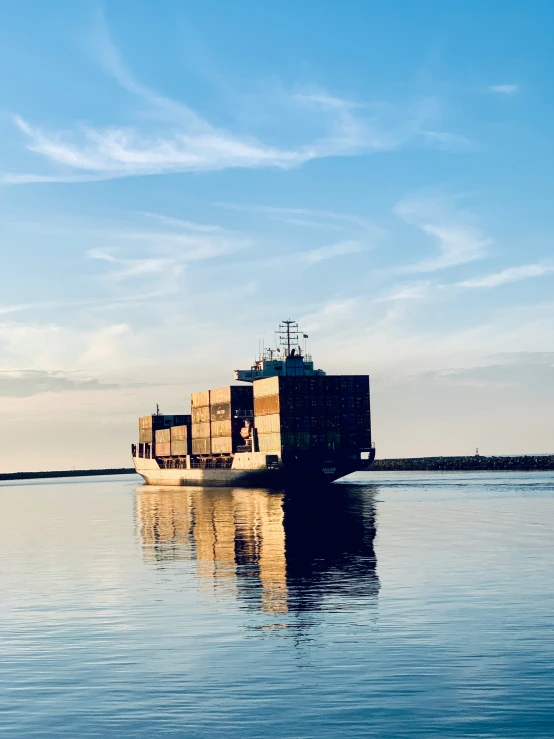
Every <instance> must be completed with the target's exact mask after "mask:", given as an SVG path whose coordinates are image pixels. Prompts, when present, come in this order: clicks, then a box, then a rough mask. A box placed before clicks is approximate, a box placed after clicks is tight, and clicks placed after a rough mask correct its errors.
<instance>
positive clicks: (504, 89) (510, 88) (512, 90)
mask: <svg viewBox="0 0 554 739" xmlns="http://www.w3.org/2000/svg"><path fill="white" fill-rule="evenodd" d="M520 89H521V88H520V86H519V85H516V84H510V85H491V86H490V87H489V90H490V92H494V93H496V94H497V95H517V94H518V92H519V91H520Z"/></svg>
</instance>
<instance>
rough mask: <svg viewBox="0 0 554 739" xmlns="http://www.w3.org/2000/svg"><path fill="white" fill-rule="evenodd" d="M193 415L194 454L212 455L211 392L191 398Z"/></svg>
mask: <svg viewBox="0 0 554 739" xmlns="http://www.w3.org/2000/svg"><path fill="white" fill-rule="evenodd" d="M190 405H191V413H192V425H191V432H192V453H193V454H210V453H211V424H210V391H209V390H203V391H202V392H199V393H193V394H192V395H191V396H190Z"/></svg>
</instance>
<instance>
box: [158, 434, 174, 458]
mask: <svg viewBox="0 0 554 739" xmlns="http://www.w3.org/2000/svg"><path fill="white" fill-rule="evenodd" d="M155 439H156V457H170V456H171V428H168V429H156V435H155Z"/></svg>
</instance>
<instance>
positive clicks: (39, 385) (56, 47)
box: [0, 0, 554, 471]
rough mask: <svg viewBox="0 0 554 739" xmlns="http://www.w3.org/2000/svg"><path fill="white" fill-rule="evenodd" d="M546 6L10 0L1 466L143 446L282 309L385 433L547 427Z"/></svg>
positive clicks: (512, 436)
mask: <svg viewBox="0 0 554 739" xmlns="http://www.w3.org/2000/svg"><path fill="white" fill-rule="evenodd" d="M553 27H554V6H553V5H552V3H550V2H541V0H534V1H533V2H530V3H525V4H524V3H521V2H512V1H511V0H506V1H505V2H503V3H486V4H484V3H481V2H477V1H474V0H465V1H464V2H458V1H457V0H453V1H452V2H449V3H443V2H434V1H430V0H422V1H421V2H418V3H411V2H401V1H399V0H397V1H392V2H389V3H377V2H368V1H367V0H364V1H362V0H360V1H359V2H358V1H357V0H345V1H344V2H342V3H340V5H338V4H336V3H322V2H315V0H306V1H305V2H302V3H296V2H292V1H289V0H280V1H279V2H273V1H271V0H268V2H265V3H259V2H254V1H251V0H242V2H241V3H234V4H229V3H227V2H224V1H223V0H203V2H189V3H183V2H180V1H179V0H165V2H164V3H162V4H160V3H155V2H152V1H151V0H149V1H148V2H146V1H144V0H133V1H132V2H131V1H130V0H117V2H115V1H110V0H107V1H106V2H104V3H100V2H94V1H93V0H91V1H90V2H88V1H87V0H85V1H84V2H80V3H71V2H68V0H64V1H63V2H62V1H60V0H50V2H48V3H43V2H39V1H38V0H19V2H18V3H4V4H2V6H1V7H0V63H1V65H2V68H3V74H2V75H1V76H0V245H1V250H2V269H1V270H0V289H1V292H0V421H1V422H0V449H1V452H0V471H14V470H33V469H60V468H62V469H67V468H71V467H72V466H75V467H79V468H80V467H87V468H90V467H108V466H127V465H128V464H129V463H130V444H131V442H133V441H135V437H136V435H137V434H136V428H137V422H136V418H137V416H139V415H145V414H147V413H149V412H152V411H153V410H154V409H155V405H156V403H159V404H160V407H161V409H162V411H163V412H165V413H183V412H186V411H187V409H188V405H189V396H190V393H191V392H194V391H196V390H200V389H205V388H207V387H218V386H222V385H225V384H228V383H229V382H231V381H232V379H233V374H232V373H233V370H234V369H236V368H238V367H241V368H244V367H249V366H250V364H251V362H252V360H253V359H254V356H255V354H256V353H257V351H258V349H259V347H260V346H271V345H272V344H273V343H274V334H273V331H274V329H275V328H276V326H277V324H278V323H279V321H280V320H282V319H284V318H288V317H291V318H294V319H296V320H298V321H299V322H300V325H301V328H302V329H303V330H304V331H305V332H306V333H308V334H309V337H310V339H309V349H310V350H311V352H312V354H313V357H314V360H315V363H316V366H317V367H321V368H322V369H324V370H326V371H327V372H328V373H336V374H339V373H341V374H350V373H363V374H369V375H370V377H371V383H372V414H373V436H374V440H375V443H376V447H377V455H378V456H379V457H392V456H419V455H435V454H473V453H475V449H476V448H477V447H478V448H479V451H480V453H482V454H517V453H548V452H554V383H553V380H554V320H553V318H554V297H553V286H554V254H553V248H552V238H553V234H554V223H553V217H552V150H553V144H554V131H553V129H552V125H551V121H552V115H553V112H554V111H553V108H554V103H553V100H554V94H553V93H554V90H553V87H554V74H553V71H554V70H553V66H554V62H553V58H552V53H551V33H552V28H553Z"/></svg>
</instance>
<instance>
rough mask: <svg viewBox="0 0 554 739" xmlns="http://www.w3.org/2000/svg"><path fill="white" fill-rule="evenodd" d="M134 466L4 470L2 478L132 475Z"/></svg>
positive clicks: (35, 478)
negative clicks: (95, 468)
mask: <svg viewBox="0 0 554 739" xmlns="http://www.w3.org/2000/svg"><path fill="white" fill-rule="evenodd" d="M134 473H135V468H134V467H116V468H107V469H102V470H54V471H52V472H48V471H46V472H2V473H0V482H1V481H2V480H39V479H43V478H50V477H94V476H95V475H131V474H134Z"/></svg>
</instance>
